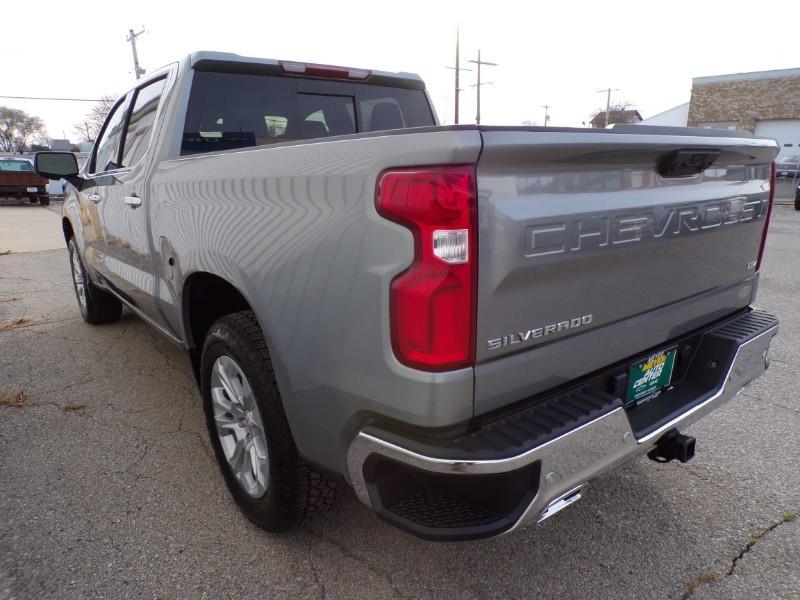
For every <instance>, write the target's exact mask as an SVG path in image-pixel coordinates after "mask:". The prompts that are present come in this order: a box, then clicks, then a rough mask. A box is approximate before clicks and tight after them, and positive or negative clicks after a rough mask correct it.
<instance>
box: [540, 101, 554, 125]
mask: <svg viewBox="0 0 800 600" xmlns="http://www.w3.org/2000/svg"><path fill="white" fill-rule="evenodd" d="M542 108H543V109H544V126H545V127H547V122H548V121H549V120H550V115H549V114H547V111H548V110H550V109H551V108H553V107H552V106H550V105H549V104H542Z"/></svg>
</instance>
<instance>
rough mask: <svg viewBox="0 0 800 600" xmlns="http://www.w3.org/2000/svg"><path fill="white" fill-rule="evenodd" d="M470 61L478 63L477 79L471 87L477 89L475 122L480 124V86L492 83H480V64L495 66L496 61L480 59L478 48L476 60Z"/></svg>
mask: <svg viewBox="0 0 800 600" xmlns="http://www.w3.org/2000/svg"><path fill="white" fill-rule="evenodd" d="M469 62H471V63H475V64H476V65H478V81H477V83H475V84H474V85H473V86H472V87H474V88H475V89H476V90H477V101H476V111H475V123H476V124H478V125H480V124H481V86H482V85H492V82H491V81H489V82H486V83H481V65H486V66H487V67H496V66H497V63H493V62H488V61H485V60H481V51H480V50H478V60H471V61H469Z"/></svg>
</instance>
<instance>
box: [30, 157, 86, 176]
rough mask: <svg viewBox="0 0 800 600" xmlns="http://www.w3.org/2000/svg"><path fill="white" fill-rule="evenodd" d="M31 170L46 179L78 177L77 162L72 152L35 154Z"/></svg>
mask: <svg viewBox="0 0 800 600" xmlns="http://www.w3.org/2000/svg"><path fill="white" fill-rule="evenodd" d="M33 170H34V171H36V173H37V174H38V175H41V176H42V177H45V178H47V179H54V180H56V181H58V180H59V179H67V180H69V179H71V178H74V177H77V175H78V161H77V159H76V158H75V155H74V154H73V153H72V152H37V153H36V154H35V155H34V156H33Z"/></svg>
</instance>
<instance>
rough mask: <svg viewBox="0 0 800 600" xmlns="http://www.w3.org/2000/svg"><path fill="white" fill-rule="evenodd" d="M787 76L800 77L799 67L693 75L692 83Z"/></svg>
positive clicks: (705, 83)
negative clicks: (706, 75) (701, 75)
mask: <svg viewBox="0 0 800 600" xmlns="http://www.w3.org/2000/svg"><path fill="white" fill-rule="evenodd" d="M787 77H800V67H798V68H795V69H773V70H771V71H751V72H749V73H729V74H727V75H711V76H708V77H693V78H692V85H693V86H694V85H709V84H712V83H728V82H731V81H753V80H757V79H785V78H787Z"/></svg>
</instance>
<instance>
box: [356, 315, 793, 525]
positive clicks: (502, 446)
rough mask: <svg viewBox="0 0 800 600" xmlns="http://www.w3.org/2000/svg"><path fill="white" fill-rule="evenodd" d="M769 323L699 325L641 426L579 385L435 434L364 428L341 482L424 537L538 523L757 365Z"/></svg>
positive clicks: (746, 318)
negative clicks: (449, 435) (434, 438)
mask: <svg viewBox="0 0 800 600" xmlns="http://www.w3.org/2000/svg"><path fill="white" fill-rule="evenodd" d="M777 330H778V321H777V319H776V318H775V317H773V316H772V315H769V314H767V313H764V312H761V311H751V312H748V313H745V314H743V315H740V316H738V317H736V318H734V319H732V320H729V321H727V322H725V323H723V324H721V325H717V326H715V327H713V328H711V329H709V330H707V331H705V332H703V333H702V337H701V338H700V343H699V344H698V346H697V347H696V351H695V352H694V353H693V356H692V358H691V363H690V364H689V366H688V368H687V369H686V371H685V373H684V375H683V376H682V377H681V380H680V381H678V382H675V383H674V385H673V386H672V387H671V388H670V389H669V390H667V391H665V392H662V396H661V397H659V399H661V400H663V402H662V404H670V405H675V406H678V410H676V409H674V408H671V409H669V410H671V411H672V412H666V411H662V412H663V414H661V415H660V417H659V418H654V419H653V420H652V421H651V422H648V423H646V424H644V425H643V424H642V422H641V417H640V418H639V422H638V423H637V419H636V418H630V417H631V415H630V414H629V412H628V411H627V410H626V408H625V407H623V404H622V400H621V399H620V398H618V397H615V396H614V395H612V394H608V393H604V392H602V391H599V390H597V389H591V388H590V387H589V386H584V387H578V388H576V389H573V390H569V391H567V392H565V393H562V394H560V395H558V396H555V397H552V398H549V399H547V400H545V401H543V402H539V403H537V404H536V405H534V406H531V407H526V408H524V409H520V410H519V411H518V412H516V413H513V414H510V415H505V416H503V417H502V418H499V419H498V420H497V421H494V422H492V423H490V424H488V425H485V426H484V427H482V428H481V429H480V430H478V431H472V432H470V433H469V434H467V435H465V436H461V437H460V438H458V439H449V440H443V441H442V442H441V443H439V444H431V443H419V441H418V440H415V439H413V438H411V437H407V438H403V436H402V434H400V435H398V434H397V433H396V432H390V431H387V430H381V429H378V428H376V427H368V428H365V429H363V430H361V431H360V432H359V433H358V435H357V436H356V437H355V439H354V440H353V442H352V443H351V445H350V448H349V452H348V469H349V476H350V480H351V483H352V484H353V487H354V489H355V491H356V494H357V495H358V497H359V498H360V499H361V501H362V502H364V503H365V504H367V505H368V506H371V507H372V508H373V509H375V510H376V511H377V512H378V513H379V514H380V515H381V516H382V517H383V518H384V519H386V520H388V521H390V522H391V523H393V524H395V525H397V526H399V527H401V528H403V529H406V530H408V531H410V532H412V533H414V534H416V535H419V536H421V537H425V538H429V539H439V540H456V539H474V538H481V537H490V536H493V535H498V534H501V533H507V532H509V531H512V530H514V529H517V528H520V527H523V526H525V525H529V524H531V523H537V522H540V521H542V520H544V519H545V518H547V517H549V516H551V515H552V514H555V512H558V511H559V510H560V509H561V508H563V507H564V506H567V505H569V504H571V503H572V502H574V501H575V500H577V499H578V498H580V493H581V489H582V488H583V486H585V485H586V483H587V482H588V481H589V480H591V479H592V478H593V477H596V476H597V475H599V474H601V473H603V472H604V471H607V470H608V469H610V468H612V467H614V466H615V465H617V464H620V463H622V462H624V461H626V460H629V459H630V458H632V457H634V456H637V455H639V454H642V453H644V452H647V451H648V450H650V449H651V448H652V447H653V446H655V444H656V442H658V440H659V439H660V438H661V437H662V436H663V435H664V434H665V433H666V432H668V431H670V430H672V429H675V428H679V427H686V426H687V425H689V424H691V423H693V422H694V421H696V420H697V419H699V418H701V417H703V416H704V415H706V414H708V413H710V412H711V411H713V410H714V409H716V408H717V407H719V406H721V405H722V404H724V403H725V402H727V401H728V400H730V399H731V398H733V397H734V396H736V395H737V394H738V393H739V392H740V391H741V390H742V388H743V387H744V386H746V385H747V384H748V383H750V382H751V381H752V380H754V379H756V378H757V377H759V376H760V375H761V374H763V373H764V371H765V370H766V368H767V366H768V360H767V352H768V350H769V346H770V343H771V341H772V338H773V336H774V335H775V334H776V333H777ZM654 402H655V401H654ZM654 406H656V405H655V404H654ZM637 410H638V409H637ZM643 414H644V413H643Z"/></svg>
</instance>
